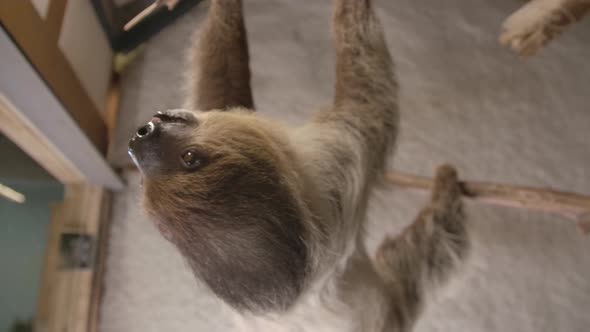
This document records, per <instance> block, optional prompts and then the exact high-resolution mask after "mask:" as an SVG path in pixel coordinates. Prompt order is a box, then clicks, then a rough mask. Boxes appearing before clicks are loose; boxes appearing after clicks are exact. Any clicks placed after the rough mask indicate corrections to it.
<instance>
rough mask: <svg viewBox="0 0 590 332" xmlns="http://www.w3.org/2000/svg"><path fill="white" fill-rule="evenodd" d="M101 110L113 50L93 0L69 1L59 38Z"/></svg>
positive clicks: (109, 74)
mask: <svg viewBox="0 0 590 332" xmlns="http://www.w3.org/2000/svg"><path fill="white" fill-rule="evenodd" d="M58 45H59V48H60V49H61V50H62V52H63V53H64V55H65V57H66V59H67V60H68V62H69V63H70V64H71V65H72V67H73V69H74V72H75V73H76V76H78V78H79V79H80V82H81V83H82V86H83V87H84V89H85V90H86V91H87V92H88V94H89V96H90V98H91V99H92V102H93V103H94V104H95V106H96V108H97V109H98V110H99V111H102V110H103V109H104V102H105V96H106V92H107V89H108V85H109V80H110V76H111V63H112V56H113V53H112V51H111V48H110V45H109V42H108V39H107V37H106V35H105V33H104V31H103V29H102V27H101V25H100V22H99V21H98V18H97V16H96V14H95V12H94V8H93V7H92V4H91V3H90V1H68V2H67V5H66V9H65V13H64V18H63V23H62V27H61V31H60V35H59V41H58Z"/></svg>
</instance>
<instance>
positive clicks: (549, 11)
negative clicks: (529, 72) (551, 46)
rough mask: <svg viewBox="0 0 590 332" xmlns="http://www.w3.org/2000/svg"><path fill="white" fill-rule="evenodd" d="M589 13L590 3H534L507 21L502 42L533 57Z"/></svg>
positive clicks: (561, 0) (564, 0)
mask: <svg viewBox="0 0 590 332" xmlns="http://www.w3.org/2000/svg"><path fill="white" fill-rule="evenodd" d="M588 12H590V0H532V1H529V2H528V3H527V4H526V5H524V6H523V7H522V8H520V9H519V10H518V11H516V12H515V13H514V14H512V15H511V16H510V17H508V19H506V21H504V24H503V26H502V28H503V31H502V33H501V35H500V39H499V40H500V43H501V44H503V45H506V46H509V47H510V48H511V49H512V50H513V51H515V52H516V53H518V54H519V55H521V56H523V57H526V56H530V55H533V54H534V53H536V52H537V51H538V50H539V49H541V47H543V46H545V45H546V44H547V43H549V42H550V41H551V40H552V39H553V38H554V37H556V36H557V35H559V34H561V33H562V32H563V31H564V30H565V29H566V28H567V27H569V26H571V25H572V24H574V23H575V22H578V21H580V20H581V19H582V18H583V17H584V16H585V15H586V14H588Z"/></svg>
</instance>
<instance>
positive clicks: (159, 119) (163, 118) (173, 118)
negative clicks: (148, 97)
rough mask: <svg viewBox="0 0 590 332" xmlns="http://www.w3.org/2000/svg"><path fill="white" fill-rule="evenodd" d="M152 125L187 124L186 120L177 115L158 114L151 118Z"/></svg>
mask: <svg viewBox="0 0 590 332" xmlns="http://www.w3.org/2000/svg"><path fill="white" fill-rule="evenodd" d="M151 122H153V123H187V122H188V119H186V118H185V117H183V116H181V115H178V114H170V113H168V112H158V113H156V114H155V115H154V116H153V117H152V120H151Z"/></svg>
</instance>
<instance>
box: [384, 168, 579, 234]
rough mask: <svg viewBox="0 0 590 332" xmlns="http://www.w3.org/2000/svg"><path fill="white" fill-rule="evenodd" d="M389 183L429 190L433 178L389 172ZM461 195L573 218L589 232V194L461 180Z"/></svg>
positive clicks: (387, 176)
mask: <svg viewBox="0 0 590 332" xmlns="http://www.w3.org/2000/svg"><path fill="white" fill-rule="evenodd" d="M385 177H386V179H387V181H388V182H390V183H391V184H394V185H396V186H398V187H400V188H405V189H417V190H422V191H431V190H432V188H433V186H434V182H433V179H431V178H427V177H422V176H417V175H411V174H405V173H400V172H389V173H387V174H386V175H385ZM461 185H462V191H463V195H464V196H465V197H467V198H471V199H475V200H477V201H480V202H483V203H488V204H493V205H500V206H509V207H516V208H524V209H529V210H536V211H543V212H548V213H553V214H559V215H562V216H565V217H567V218H569V219H572V220H574V221H576V222H577V223H578V226H580V228H581V229H582V231H584V233H586V234H588V233H590V196H585V195H580V194H575V193H567V192H561V191H556V190H552V189H542V188H533V187H522V186H513V185H505V184H495V183H487V182H475V181H464V182H461Z"/></svg>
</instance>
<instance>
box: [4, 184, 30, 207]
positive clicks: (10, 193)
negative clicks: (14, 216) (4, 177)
mask: <svg viewBox="0 0 590 332" xmlns="http://www.w3.org/2000/svg"><path fill="white" fill-rule="evenodd" d="M0 197H4V198H6V199H7V200H9V201H12V202H15V203H20V204H22V203H24V202H25V195H23V194H21V193H19V192H18V191H16V190H14V189H12V188H10V187H7V186H5V185H3V184H2V183H0Z"/></svg>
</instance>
